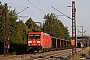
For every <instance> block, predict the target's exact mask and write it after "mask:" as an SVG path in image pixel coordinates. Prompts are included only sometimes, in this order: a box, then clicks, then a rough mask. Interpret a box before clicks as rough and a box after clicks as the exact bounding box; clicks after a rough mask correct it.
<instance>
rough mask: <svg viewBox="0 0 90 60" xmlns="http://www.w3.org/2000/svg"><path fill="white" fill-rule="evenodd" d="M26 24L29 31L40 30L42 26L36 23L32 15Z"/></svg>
mask: <svg viewBox="0 0 90 60" xmlns="http://www.w3.org/2000/svg"><path fill="white" fill-rule="evenodd" d="M25 24H26V25H27V26H28V29H29V31H40V26H38V25H37V24H35V22H34V21H33V20H32V18H31V17H30V18H29V19H28V20H27V21H26V22H25Z"/></svg>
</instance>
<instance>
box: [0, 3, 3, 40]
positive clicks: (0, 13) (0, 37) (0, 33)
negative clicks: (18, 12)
mask: <svg viewBox="0 0 90 60" xmlns="http://www.w3.org/2000/svg"><path fill="white" fill-rule="evenodd" d="M3 17H4V6H3V5H2V4H1V2H0V41H1V42H3V41H4V18H3Z"/></svg>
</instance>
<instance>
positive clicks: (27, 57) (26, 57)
mask: <svg viewBox="0 0 90 60" xmlns="http://www.w3.org/2000/svg"><path fill="white" fill-rule="evenodd" d="M78 50H79V49H77V51H78ZM71 52H72V49H66V50H59V51H50V52H45V53H36V54H23V55H13V56H7V57H1V58H0V60H48V59H52V58H58V59H60V58H67V57H68V55H69V54H70V53H71Z"/></svg>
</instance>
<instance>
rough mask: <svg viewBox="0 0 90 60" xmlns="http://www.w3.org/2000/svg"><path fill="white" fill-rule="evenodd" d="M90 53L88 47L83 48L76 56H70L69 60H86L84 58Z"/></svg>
mask: <svg viewBox="0 0 90 60" xmlns="http://www.w3.org/2000/svg"><path fill="white" fill-rule="evenodd" d="M89 52H90V47H86V48H83V49H82V50H81V51H79V52H77V53H76V55H74V56H72V57H71V58H70V59H69V60H86V56H87V55H88V53H89Z"/></svg>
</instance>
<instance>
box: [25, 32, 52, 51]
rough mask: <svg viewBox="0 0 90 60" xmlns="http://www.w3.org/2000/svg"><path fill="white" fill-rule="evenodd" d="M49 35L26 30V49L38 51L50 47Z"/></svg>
mask: <svg viewBox="0 0 90 60" xmlns="http://www.w3.org/2000/svg"><path fill="white" fill-rule="evenodd" d="M50 42H51V38H50V35H48V34H46V33H43V32H28V40H27V51H29V50H33V51H39V50H44V49H49V48H50V47H51V44H50Z"/></svg>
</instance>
